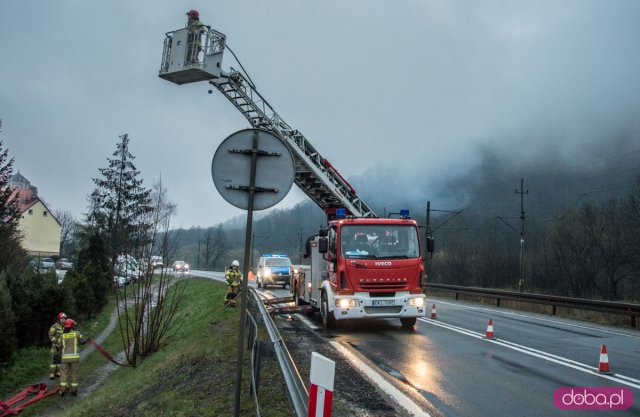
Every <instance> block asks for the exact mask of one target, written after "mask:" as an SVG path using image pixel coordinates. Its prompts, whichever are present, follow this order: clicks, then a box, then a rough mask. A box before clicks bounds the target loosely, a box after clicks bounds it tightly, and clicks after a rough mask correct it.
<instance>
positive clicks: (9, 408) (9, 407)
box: [0, 382, 60, 417]
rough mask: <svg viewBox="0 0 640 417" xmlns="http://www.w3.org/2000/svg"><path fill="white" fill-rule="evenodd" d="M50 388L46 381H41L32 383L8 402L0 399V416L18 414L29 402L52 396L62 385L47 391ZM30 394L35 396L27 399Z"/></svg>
mask: <svg viewBox="0 0 640 417" xmlns="http://www.w3.org/2000/svg"><path fill="white" fill-rule="evenodd" d="M48 388H49V387H47V384H45V383H44V382H41V383H39V384H34V385H31V386H30V387H27V388H25V389H24V390H22V392H20V393H19V394H18V395H16V396H14V397H12V398H10V399H9V400H7V401H6V402H2V401H0V417H5V416H15V415H16V414H18V413H20V412H21V411H22V409H23V408H25V407H26V406H28V405H29V404H33V403H35V402H38V401H40V400H41V399H43V398H47V397H50V396H52V395H54V394H55V393H57V392H58V390H60V387H56V388H54V389H53V390H51V391H48V392H47V390H48ZM29 395H34V396H33V397H32V398H30V399H28V400H26V401H25V399H26V398H27V397H28V396H29ZM22 401H24V402H22ZM16 404H17V405H16ZM14 406H15V407H14Z"/></svg>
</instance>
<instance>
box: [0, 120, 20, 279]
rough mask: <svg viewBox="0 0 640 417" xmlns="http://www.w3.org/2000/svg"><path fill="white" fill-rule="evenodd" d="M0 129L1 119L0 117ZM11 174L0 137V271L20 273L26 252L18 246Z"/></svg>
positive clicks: (16, 203)
mask: <svg viewBox="0 0 640 417" xmlns="http://www.w3.org/2000/svg"><path fill="white" fill-rule="evenodd" d="M0 131H2V119H0ZM12 175H13V158H9V150H8V149H5V148H4V146H3V142H2V140H1V139H0V253H1V254H2V256H0V271H11V272H13V273H20V271H21V269H22V268H23V267H24V261H25V257H26V253H25V252H24V250H23V249H22V248H21V246H20V231H19V229H18V224H19V223H18V222H19V221H20V213H19V212H18V199H17V198H15V197H13V198H12V189H11V187H10V186H9V180H10V179H11V176H12Z"/></svg>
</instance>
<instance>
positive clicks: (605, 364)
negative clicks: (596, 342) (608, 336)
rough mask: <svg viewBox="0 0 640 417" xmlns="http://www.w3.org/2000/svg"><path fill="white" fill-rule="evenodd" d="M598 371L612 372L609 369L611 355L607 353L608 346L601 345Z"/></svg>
mask: <svg viewBox="0 0 640 417" xmlns="http://www.w3.org/2000/svg"><path fill="white" fill-rule="evenodd" d="M598 372H602V373H605V374H610V373H611V372H610V371H609V355H607V346H605V345H602V346H600V363H599V364H598Z"/></svg>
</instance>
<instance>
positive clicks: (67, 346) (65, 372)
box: [58, 319, 87, 397]
mask: <svg viewBox="0 0 640 417" xmlns="http://www.w3.org/2000/svg"><path fill="white" fill-rule="evenodd" d="M75 328H76V322H75V321H74V320H72V319H66V320H65V321H64V330H63V332H62V372H61V375H60V391H58V392H59V394H60V395H64V394H65V393H66V392H67V388H68V384H69V379H71V395H73V396H74V397H75V396H76V395H78V365H79V364H80V350H79V348H78V345H79V344H80V345H84V344H85V343H87V338H86V337H84V336H82V334H80V332H79V331H76V330H75Z"/></svg>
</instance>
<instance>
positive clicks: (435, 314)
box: [431, 304, 438, 319]
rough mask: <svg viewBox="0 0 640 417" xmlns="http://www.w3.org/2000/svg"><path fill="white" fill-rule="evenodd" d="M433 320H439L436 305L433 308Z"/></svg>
mask: <svg viewBox="0 0 640 417" xmlns="http://www.w3.org/2000/svg"><path fill="white" fill-rule="evenodd" d="M431 318H432V319H437V318H438V314H437V313H436V305H435V304H434V305H433V307H431Z"/></svg>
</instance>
